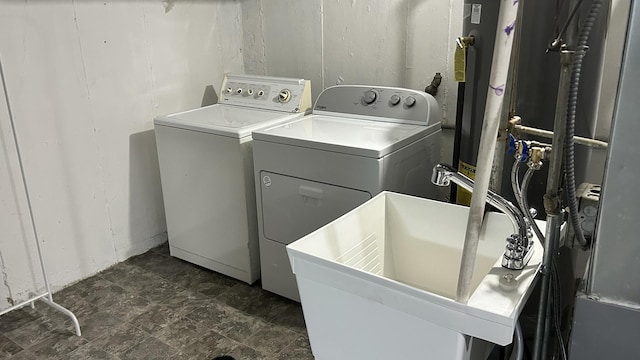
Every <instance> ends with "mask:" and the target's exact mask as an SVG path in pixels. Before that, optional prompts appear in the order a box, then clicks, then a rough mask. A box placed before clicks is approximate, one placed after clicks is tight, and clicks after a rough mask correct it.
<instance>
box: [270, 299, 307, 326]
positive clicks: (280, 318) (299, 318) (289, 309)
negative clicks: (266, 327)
mask: <svg viewBox="0 0 640 360" xmlns="http://www.w3.org/2000/svg"><path fill="white" fill-rule="evenodd" d="M269 321H270V322H271V323H273V324H276V325H280V326H284V327H286V328H288V329H291V330H293V331H297V332H299V333H302V334H306V333H307V327H306V325H305V322H304V314H303V313H302V306H301V305H300V304H299V303H296V302H293V301H287V302H286V303H285V304H284V309H283V310H282V311H281V312H280V313H278V314H277V315H275V316H274V317H272V318H271V319H269Z"/></svg>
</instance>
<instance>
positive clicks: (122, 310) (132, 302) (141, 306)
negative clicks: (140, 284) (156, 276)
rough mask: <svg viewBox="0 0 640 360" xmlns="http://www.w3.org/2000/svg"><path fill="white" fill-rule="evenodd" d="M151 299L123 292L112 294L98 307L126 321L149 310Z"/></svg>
mask: <svg viewBox="0 0 640 360" xmlns="http://www.w3.org/2000/svg"><path fill="white" fill-rule="evenodd" d="M151 305H152V303H151V301H149V300H147V299H145V298H143V297H141V296H138V295H136V294H133V293H130V292H125V293H124V294H120V295H119V296H113V297H110V298H109V299H108V301H105V302H103V304H102V305H101V306H100V309H101V310H103V311H105V312H107V313H109V314H111V315H113V316H115V317H118V318H120V319H123V320H125V321H127V320H128V319H132V318H134V317H136V316H138V315H140V314H143V313H145V312H146V311H148V310H149V308H150V307H151Z"/></svg>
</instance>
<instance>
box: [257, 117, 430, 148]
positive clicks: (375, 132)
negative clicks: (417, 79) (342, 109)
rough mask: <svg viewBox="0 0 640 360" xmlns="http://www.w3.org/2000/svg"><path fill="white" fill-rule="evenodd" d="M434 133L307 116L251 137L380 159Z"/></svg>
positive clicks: (425, 129) (408, 126)
mask: <svg viewBox="0 0 640 360" xmlns="http://www.w3.org/2000/svg"><path fill="white" fill-rule="evenodd" d="M434 131H435V129H434V128H431V127H426V126H419V125H412V124H398V123H391V122H384V121H370V120H362V119H349V118H344V117H337V116H323V115H311V116H306V117H304V118H301V119H299V120H296V121H292V122H289V123H285V124H281V125H277V126H274V127H271V128H264V129H262V130H259V131H256V132H255V133H254V134H253V138H254V139H259V140H264V141H275V142H278V143H282V144H290V145H296V146H302V147H308V148H313V149H319V150H327V151H336V152H341V153H347V154H353V155H360V156H367V157H374V158H380V157H382V156H385V155H387V154H389V153H391V152H393V151H395V150H397V149H399V148H401V147H403V146H406V145H408V144H410V143H412V142H414V141H416V140H417V139H419V138H420V137H424V136H426V134H429V133H431V132H434Z"/></svg>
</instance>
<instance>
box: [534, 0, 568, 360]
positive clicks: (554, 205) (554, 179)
mask: <svg viewBox="0 0 640 360" xmlns="http://www.w3.org/2000/svg"><path fill="white" fill-rule="evenodd" d="M576 4H577V1H576V0H572V1H570V3H569V10H571V9H573V7H574V6H575V5H576ZM576 29H577V20H576V17H575V16H574V17H573V18H572V19H571V23H570V24H569V26H568V27H567V33H566V39H567V41H566V43H567V44H568V45H569V46H570V45H575V43H576V36H577V31H576ZM572 54H573V52H572V51H570V50H562V51H561V52H560V65H561V67H560V80H559V82H558V95H557V99H556V111H555V118H554V123H553V139H552V142H551V146H552V148H553V156H552V158H551V161H550V162H549V174H548V176H547V188H546V194H545V211H546V213H547V218H546V220H547V231H546V234H545V235H546V236H545V243H544V249H545V251H544V258H543V261H542V281H541V283H540V303H539V305H538V319H537V320H538V321H537V324H536V336H535V342H534V348H533V359H534V360H542V359H547V354H548V349H549V332H550V328H551V323H550V321H547V318H548V314H550V309H548V307H549V295H550V292H549V286H550V284H551V282H550V269H551V266H552V261H553V254H554V253H555V249H556V247H557V246H558V245H557V244H558V243H559V239H560V224H562V220H563V216H562V213H561V206H560V198H559V197H558V192H559V188H560V186H561V184H562V159H563V147H564V137H565V128H566V122H567V99H568V91H569V83H570V80H571V60H572ZM556 228H557V229H556Z"/></svg>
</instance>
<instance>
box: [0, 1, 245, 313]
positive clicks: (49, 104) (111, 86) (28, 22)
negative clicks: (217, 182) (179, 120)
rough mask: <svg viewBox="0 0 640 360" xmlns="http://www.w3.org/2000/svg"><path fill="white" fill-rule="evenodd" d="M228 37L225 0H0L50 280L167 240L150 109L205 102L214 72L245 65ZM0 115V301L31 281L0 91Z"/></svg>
mask: <svg viewBox="0 0 640 360" xmlns="http://www.w3.org/2000/svg"><path fill="white" fill-rule="evenodd" d="M241 47H242V30H241V12H240V4H239V2H237V1H215V2H200V1H196V2H168V1H160V0H158V1H145V2H136V3H129V2H120V1H100V2H93V1H92V2H84V1H76V2H73V1H69V2H64V3H61V2H40V1H38V2H7V3H3V4H2V6H1V7H0V54H1V55H2V61H3V65H4V68H5V74H6V84H7V89H8V91H7V93H8V98H9V100H10V101H11V106H12V110H13V115H14V118H15V123H16V135H17V137H18V142H19V145H20V151H21V154H22V158H23V162H24V168H25V180H26V184H27V188H28V190H29V191H30V195H31V202H32V205H33V212H34V219H35V225H36V229H37V231H38V235H39V237H40V242H41V244H42V245H43V250H44V252H45V257H46V259H45V262H46V265H47V266H48V270H49V274H50V282H51V285H52V288H53V290H54V291H55V290H57V289H60V288H62V287H64V286H66V285H68V284H70V283H73V282H76V281H78V280H80V279H83V278H86V277H88V276H90V275H93V274H95V273H97V272H98V271H100V270H102V269H105V268H107V267H109V266H111V265H113V264H115V263H117V262H120V261H123V260H125V259H126V258H128V257H130V256H133V255H136V254H140V253H142V252H144V251H147V250H148V249H149V248H151V247H153V246H156V245H158V244H160V243H162V242H164V241H165V240H166V223H165V219H164V208H163V205H162V191H161V188H160V179H159V174H158V160H157V150H156V146H155V137H154V133H153V123H152V121H153V118H154V117H155V116H157V115H160V114H165V113H170V112H176V111H181V110H185V109H189V108H193V107H198V106H201V105H207V104H210V103H215V102H216V101H217V97H218V94H217V93H216V91H215V90H213V89H218V88H219V86H220V83H221V82H222V76H223V74H224V73H226V72H242V71H243V70H244V64H243V60H242V49H241ZM212 90H213V91H212ZM2 98H3V99H4V93H3V94H2ZM0 127H1V128H2V131H1V132H0V135H1V139H0V140H1V141H0V142H1V143H2V146H1V147H0V151H1V152H2V156H1V157H2V158H3V160H2V166H1V167H0V182H1V186H0V189H1V190H0V219H1V220H0V224H1V225H0V228H2V238H1V240H0V252H1V256H2V259H1V261H2V268H1V270H2V284H1V285H0V288H2V291H0V295H1V296H2V299H0V308H5V307H7V306H10V305H11V304H13V303H16V302H19V301H21V300H25V299H26V298H28V297H29V295H30V294H33V293H35V292H37V291H38V290H40V289H42V286H43V284H42V280H41V279H40V267H39V265H38V259H37V255H36V249H35V243H34V241H33V235H32V231H31V221H30V218H29V213H28V209H27V203H26V199H25V193H24V188H23V187H22V185H21V184H22V180H21V178H20V176H19V167H18V161H17V154H16V150H15V146H14V142H13V140H12V132H11V128H10V126H9V116H8V112H7V106H6V104H5V102H4V101H1V102H0Z"/></svg>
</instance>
